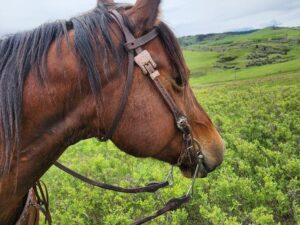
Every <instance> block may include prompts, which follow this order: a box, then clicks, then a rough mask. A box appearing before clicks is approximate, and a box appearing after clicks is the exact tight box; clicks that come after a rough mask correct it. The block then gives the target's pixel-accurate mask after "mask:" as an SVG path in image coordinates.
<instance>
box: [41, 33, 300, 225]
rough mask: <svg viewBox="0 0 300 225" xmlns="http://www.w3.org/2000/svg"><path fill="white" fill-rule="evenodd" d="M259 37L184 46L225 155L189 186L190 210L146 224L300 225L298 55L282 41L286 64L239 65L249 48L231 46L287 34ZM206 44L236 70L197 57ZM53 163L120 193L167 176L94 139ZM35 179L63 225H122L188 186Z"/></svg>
mask: <svg viewBox="0 0 300 225" xmlns="http://www.w3.org/2000/svg"><path fill="white" fill-rule="evenodd" d="M257 32H258V33H256V32H253V33H250V34H244V35H245V36H244V35H240V36H239V37H236V35H233V36H232V37H228V36H226V35H223V36H222V35H220V36H222V38H223V40H222V39H220V37H218V38H219V39H218V38H217V37H210V39H211V40H205V41H204V42H205V43H201V42H200V43H195V40H193V41H191V42H192V44H190V45H187V44H186V45H184V48H186V49H189V50H187V51H185V57H186V59H187V62H188V64H189V66H190V68H191V71H192V74H193V76H192V78H191V83H192V85H193V87H194V93H195V95H196V97H197V99H198V100H199V102H200V103H201V105H202V106H203V107H204V108H205V109H206V111H207V112H208V114H209V115H210V117H211V118H212V120H213V121H214V123H215V124H216V126H217V127H218V129H219V130H220V132H221V134H222V136H223V137H224V139H225V141H226V148H227V151H226V155H225V161H224V163H223V164H222V166H221V167H220V168H219V169H217V170H216V171H215V172H214V173H211V174H210V175H209V176H208V178H205V179H199V180H197V182H196V192H195V197H194V199H193V201H192V203H191V204H188V205H186V206H185V207H183V208H182V209H180V210H178V211H176V212H174V213H171V214H168V215H167V216H162V217H160V218H159V219H157V220H154V221H153V222H151V223H150V224H153V225H155V224H156V225H160V224H161V225H164V224H172V225H173V224H178V225H179V224H184V225H198V224H201V225H211V224H216V225H219V224H226V225H237V224H241V225H244V224H245V225H248V224H255V225H268V224H270V225H271V224H282V225H294V224H297V225H299V224H300V180H299V175H300V157H299V156H300V60H299V58H300V56H298V55H300V54H299V53H300V51H298V50H299V48H298V46H297V45H296V44H295V45H294V44H292V43H289V44H288V45H290V50H289V52H288V53H287V55H284V56H281V57H282V58H283V59H284V60H286V61H285V62H276V63H271V64H267V65H261V66H250V67H247V66H246V64H247V63H248V62H247V56H246V55H248V54H251V53H252V50H253V49H252V47H249V49H248V48H246V47H245V48H240V49H235V50H230V48H229V47H228V46H227V45H228V43H229V42H230V44H231V46H240V43H245V42H247V43H248V42H249V43H250V42H251V41H253V40H262V39H263V40H264V41H261V42H260V43H262V42H264V45H266V43H267V40H269V41H271V42H272V41H274V40H275V39H276V38H275V37H278V38H277V39H276V40H281V39H280V38H279V37H282V35H283V34H282V33H284V32H286V30H284V32H282V30H281V32H279V31H278V30H275V31H273V30H271V28H270V29H266V30H262V31H257ZM273 32H276V33H273ZM289 32H290V33H289V37H291V39H293V40H297V39H300V33H299V30H298V29H291V31H289ZM229 36H230V35H229ZM246 36H247V37H246ZM190 39H191V40H192V39H195V37H190ZM273 39H274V40H273ZM268 43H269V42H268ZM293 43H294V42H293ZM269 44H270V43H269ZM273 45H274V43H273ZM205 46H206V47H207V48H210V47H211V46H213V48H227V47H228V49H227V50H226V54H229V55H232V54H234V53H233V51H235V54H236V56H237V55H238V57H233V58H235V59H234V60H232V61H230V64H231V65H234V66H237V65H238V66H239V67H240V69H239V70H236V68H231V69H226V68H224V65H225V64H226V65H227V64H228V62H227V61H226V62H224V63H223V64H224V65H222V63H219V64H221V65H216V63H217V61H218V60H219V59H220V52H218V51H217V49H215V50H212V51H206V50H203V49H205ZM243 46H246V44H245V45H243ZM236 48H237V47H236ZM255 48H256V47H255ZM191 50H193V51H191ZM222 54H223V53H222ZM224 54H225V53H224ZM291 56H293V57H291ZM221 57H223V56H221ZM285 57H287V58H288V59H287V58H285ZM279 58H280V57H279ZM279 58H278V59H279ZM282 58H281V59H282ZM281 59H280V60H281ZM263 60H264V59H263ZM234 71H236V73H233V72H234ZM61 161H62V162H64V163H66V164H67V165H69V166H70V167H72V168H74V169H76V170H77V171H79V172H81V173H83V174H86V175H88V176H90V177H93V178H95V179H98V180H101V181H104V182H108V183H114V184H119V185H123V186H136V185H139V184H146V183H147V182H148V181H153V180H163V179H164V175H165V174H166V173H167V171H168V169H169V166H168V165H166V164H164V163H160V162H157V161H154V160H150V159H146V160H141V159H136V158H133V157H130V156H127V155H125V154H124V153H122V152H121V151H119V150H118V149H117V148H116V147H114V146H113V144H111V143H108V144H100V143H99V142H97V141H96V140H88V141H84V142H81V143H79V144H77V145H75V146H72V147H70V148H69V149H68V150H67V151H66V153H65V154H64V155H63V157H62V158H61ZM43 180H45V181H46V183H47V185H48V188H49V192H50V201H51V211H52V214H53V219H54V224H63V225H65V224H68V225H69V224H70V225H73V224H74V225H75V224H91V225H92V224H93V225H94V224H95V225H96V224H97V225H98V224H105V225H106V224H109V225H111V224H112V225H113V224H124V225H125V224H130V222H132V221H133V220H134V219H137V218H140V217H143V216H145V215H148V214H150V213H152V212H154V211H155V210H156V209H158V208H160V206H162V205H163V204H164V203H165V202H166V201H167V200H168V199H170V198H172V197H175V196H181V195H182V194H183V193H185V192H186V189H187V188H188V186H189V184H190V180H188V179H185V178H182V175H181V174H180V172H179V170H178V169H176V170H175V185H174V187H172V188H168V189H165V190H162V191H159V192H157V193H156V194H138V195H127V194H118V193H114V192H111V191H104V190H99V189H97V188H93V187H90V186H88V185H85V184H83V183H82V182H80V181H77V180H74V179H73V178H71V177H69V176H68V175H66V174H63V173H62V172H60V171H59V170H58V169H56V168H51V169H50V170H49V172H48V173H47V174H46V175H45V177H44V178H43Z"/></svg>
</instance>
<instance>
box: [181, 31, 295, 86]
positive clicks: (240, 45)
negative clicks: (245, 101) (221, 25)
mask: <svg viewBox="0 0 300 225" xmlns="http://www.w3.org/2000/svg"><path fill="white" fill-rule="evenodd" d="M198 39H201V41H197V36H193V37H185V38H182V39H181V42H182V45H183V47H184V49H185V51H184V55H185V57H186V59H187V61H188V64H189V66H190V68H191V71H192V74H193V80H192V83H193V84H196V85H197V84H201V85H203V84H207V83H215V82H225V81H233V80H243V79H253V78H256V77H265V76H272V75H276V74H283V73H294V72H297V71H300V29H299V28H266V29H263V30H259V31H256V32H252V33H249V34H248V33H247V34H239V33H236V34H216V35H213V36H208V37H206V38H204V40H202V39H203V37H199V38H198Z"/></svg>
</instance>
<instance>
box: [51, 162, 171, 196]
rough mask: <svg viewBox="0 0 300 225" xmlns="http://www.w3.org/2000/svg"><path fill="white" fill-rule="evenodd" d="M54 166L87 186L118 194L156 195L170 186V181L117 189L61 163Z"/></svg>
mask: <svg viewBox="0 0 300 225" xmlns="http://www.w3.org/2000/svg"><path fill="white" fill-rule="evenodd" d="M54 165H55V166H56V167H58V168H59V169H61V170H63V171H64V172H66V173H68V174H70V175H71V176H73V177H75V178H77V179H79V180H81V181H83V182H85V183H87V184H90V185H92V186H95V187H100V188H103V189H106V190H111V191H117V192H123V193H131V194H136V193H143V192H149V193H154V192H156V191H157V190H159V189H161V188H164V187H167V186H169V185H170V184H169V181H167V180H166V181H164V182H161V183H158V182H153V183H150V184H148V185H147V186H145V187H138V188H122V187H117V186H114V185H110V184H105V183H102V182H98V181H94V180H92V179H90V178H87V177H85V176H82V175H80V174H79V173H77V172H75V171H73V170H71V169H69V168H68V167H66V166H64V165H62V164H60V163H59V162H55V163H54Z"/></svg>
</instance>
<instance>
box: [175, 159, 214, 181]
mask: <svg viewBox="0 0 300 225" xmlns="http://www.w3.org/2000/svg"><path fill="white" fill-rule="evenodd" d="M201 164H202V165H199V169H198V172H197V174H195V172H196V168H197V164H196V165H193V166H187V165H185V164H182V165H181V166H180V167H179V168H180V170H181V173H182V175H183V176H184V177H186V178H193V177H194V176H195V177H196V178H204V177H207V175H208V173H209V172H210V171H209V169H208V168H207V165H206V164H205V162H204V161H203V162H202V163H201Z"/></svg>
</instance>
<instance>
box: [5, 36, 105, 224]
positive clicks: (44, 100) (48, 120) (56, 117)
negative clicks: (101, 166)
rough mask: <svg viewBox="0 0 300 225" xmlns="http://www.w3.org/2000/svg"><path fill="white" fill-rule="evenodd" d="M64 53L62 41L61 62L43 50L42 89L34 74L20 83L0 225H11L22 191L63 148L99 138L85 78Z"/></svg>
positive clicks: (68, 53) (53, 52)
mask: <svg viewBox="0 0 300 225" xmlns="http://www.w3.org/2000/svg"><path fill="white" fill-rule="evenodd" d="M71 40H72V38H71ZM71 45H72V43H71ZM68 49H69V48H68V47H67V43H65V42H62V50H63V51H62V53H61V54H62V56H63V57H62V58H57V57H56V56H57V53H56V47H55V44H53V45H52V46H51V48H50V49H49V53H48V59H47V61H48V65H49V66H48V75H47V79H46V81H45V85H40V84H39V81H38V80H37V76H36V74H35V71H34V70H32V71H31V72H30V73H29V75H28V77H27V80H26V82H25V85H24V91H23V117H22V130H21V133H20V140H21V143H20V151H18V152H19V156H18V157H17V156H16V155H15V157H14V158H13V161H12V164H11V169H10V172H9V173H8V174H6V175H4V176H2V177H0V199H1V201H0V221H1V224H2V222H3V224H10V221H14V218H15V217H16V211H17V209H18V208H19V207H20V204H21V203H22V202H23V198H24V196H25V195H26V194H27V192H28V190H29V189H30V188H31V187H32V186H33V185H34V184H35V182H36V181H37V180H38V179H39V178H40V177H41V176H42V175H43V174H44V173H45V172H46V171H47V170H48V169H49V168H50V166H51V165H52V164H53V162H54V161H56V160H57V159H58V158H59V156H60V155H61V154H62V153H63V152H64V150H65V149H66V148H67V147H68V146H70V145H72V144H74V143H76V142H78V141H79V140H82V139H86V138H90V137H94V136H98V135H99V134H98V133H96V132H95V131H99V130H100V133H101V127H100V125H99V123H98V122H99V121H98V120H97V121H96V120H95V118H98V117H97V114H98V115H99V112H97V110H96V108H97V107H96V105H95V104H96V103H95V101H94V100H95V99H94V96H93V95H92V94H91V93H90V92H91V91H90V88H89V85H88V79H87V76H85V74H84V73H85V72H84V71H82V70H81V68H79V66H78V65H79V63H78V60H77V59H76V57H75V56H74V55H73V53H72V51H71V50H68ZM79 84H80V85H79ZM98 109H99V108H98ZM0 149H3V145H2V144H1V142H0ZM7 206H9V207H7Z"/></svg>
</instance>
